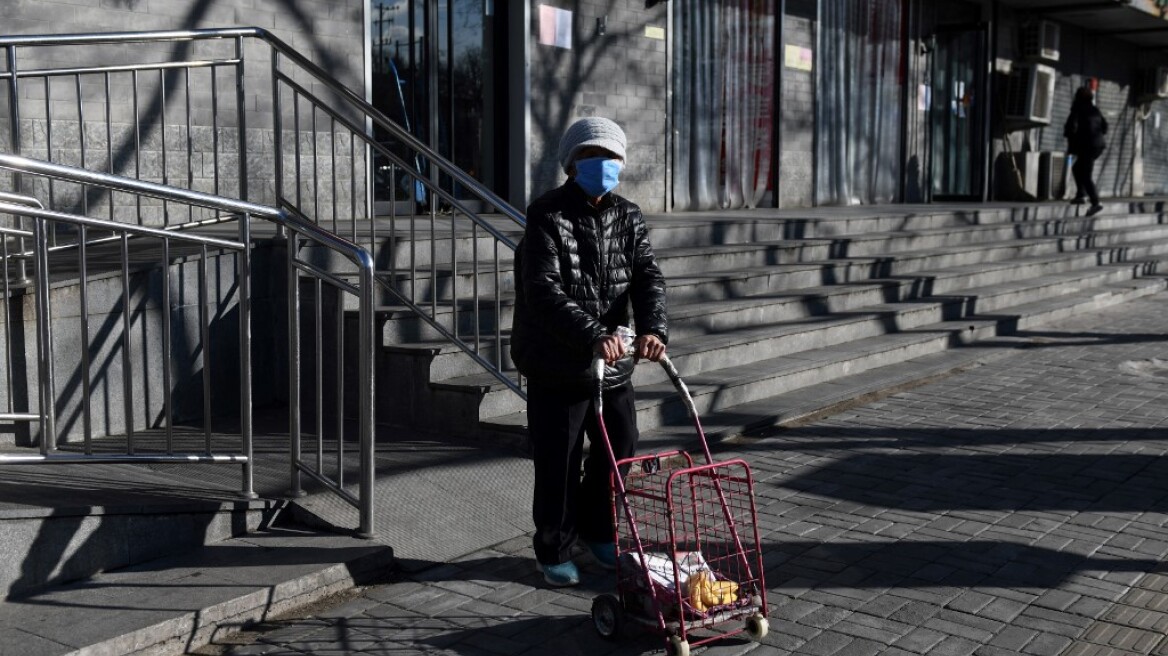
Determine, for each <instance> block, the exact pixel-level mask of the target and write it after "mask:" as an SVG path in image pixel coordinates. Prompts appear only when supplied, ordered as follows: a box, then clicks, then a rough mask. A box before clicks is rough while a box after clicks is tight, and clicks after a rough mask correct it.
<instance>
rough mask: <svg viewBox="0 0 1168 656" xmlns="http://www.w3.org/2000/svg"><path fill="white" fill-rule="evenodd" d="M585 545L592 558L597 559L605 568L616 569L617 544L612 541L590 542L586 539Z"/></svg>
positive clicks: (598, 563)
mask: <svg viewBox="0 0 1168 656" xmlns="http://www.w3.org/2000/svg"><path fill="white" fill-rule="evenodd" d="M584 546H586V547H587V548H588V553H589V555H591V556H592V560H594V561H596V564H597V565H600V566H601V567H603V568H604V569H616V545H615V544H613V543H612V542H588V541H587V540H585V541H584Z"/></svg>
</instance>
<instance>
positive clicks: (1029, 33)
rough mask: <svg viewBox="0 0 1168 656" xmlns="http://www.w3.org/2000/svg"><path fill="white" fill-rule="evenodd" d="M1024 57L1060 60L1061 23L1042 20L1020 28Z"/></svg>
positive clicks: (1020, 45)
mask: <svg viewBox="0 0 1168 656" xmlns="http://www.w3.org/2000/svg"><path fill="white" fill-rule="evenodd" d="M1019 35H1020V36H1021V43H1020V44H1019V47H1021V49H1022V57H1023V58H1024V59H1041V60H1045V61H1058V59H1059V24H1058V23H1055V22H1052V21H1046V20H1040V21H1032V22H1030V23H1026V24H1024V25H1023V26H1022V27H1021V28H1020V33H1019Z"/></svg>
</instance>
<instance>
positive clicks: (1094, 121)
mask: <svg viewBox="0 0 1168 656" xmlns="http://www.w3.org/2000/svg"><path fill="white" fill-rule="evenodd" d="M1084 92H1085V93H1084ZM1092 96H1093V94H1092V93H1091V90H1090V89H1087V88H1082V89H1080V90H1079V92H1078V93H1076V94H1075V101H1074V104H1072V105H1071V115H1070V116H1068V117H1067V124H1066V127H1064V128H1063V136H1065V137H1066V138H1067V146H1068V148H1067V152H1068V154H1070V155H1074V156H1075V157H1087V158H1090V159H1097V158H1098V157H1099V156H1100V155H1102V154H1103V149H1104V148H1106V147H1107V142H1106V141H1105V140H1104V138H1103V135H1105V134H1107V119H1105V118H1103V113H1102V112H1100V111H1099V108H1098V107H1096V106H1095V104H1094V103H1093V102H1092Z"/></svg>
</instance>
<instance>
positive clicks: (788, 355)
mask: <svg viewBox="0 0 1168 656" xmlns="http://www.w3.org/2000/svg"><path fill="white" fill-rule="evenodd" d="M1142 270H1143V268H1141V269H1140V270H1139V271H1137V268H1136V265H1134V264H1126V265H1124V264H1120V265H1111V266H1107V267H1099V268H1097V269H1093V270H1089V271H1087V272H1083V271H1070V272H1064V273H1056V274H1050V275H1047V276H1042V277H1038V278H1034V279H1030V280H1016V281H1013V282H1008V283H999V284H995V285H992V286H988V287H984V288H970V289H967V290H965V291H964V292H963V294H962V295H960V296H953V297H948V298H946V297H930V298H927V299H921V300H910V301H908V302H893V303H882V304H877V305H871V306H866V307H863V308H861V309H859V310H857V311H855V312H846V313H833V314H823V315H819V316H813V317H808V318H806V319H804V320H793V321H787V322H782V323H772V324H764V325H760V326H753V327H746V328H737V329H733V330H729V331H727V332H725V333H721V334H712V335H705V336H700V337H695V338H693V339H692V340H690V341H687V342H680V341H672V343H671V346H670V354H671V355H670V357H671V359H672V360H673V362H674V364H675V365H676V366H677V368H678V371H679V372H681V374H682V376H690V375H706V374H707V373H709V372H713V371H725V370H729V369H733V368H735V367H751V366H753V365H754V364H755V363H757V362H760V361H766V360H771V359H778V360H780V361H784V362H799V361H809V362H816V361H817V360H818V359H819V358H821V357H824V356H823V354H824V353H834V352H835V351H837V350H840V349H845V350H849V351H850V350H853V349H861V348H864V344H865V342H863V340H868V339H872V338H878V337H882V336H888V335H892V336H894V335H908V336H909V337H908V339H909V340H910V341H912V340H915V339H917V338H918V336H919V335H918V334H919V333H921V332H922V331H925V332H929V331H931V330H934V329H932V328H929V326H934V325H937V324H942V323H946V322H961V321H966V320H968V321H970V327H971V329H972V327H975V326H977V325H978V324H977V322H978V321H979V320H980V319H979V317H982V316H984V315H987V314H988V313H994V312H999V311H1003V310H1004V309H1005V308H1009V309H1010V311H1013V308H1014V307H1015V306H1022V307H1026V306H1027V304H1031V303H1035V302H1039V301H1040V300H1041V299H1044V298H1056V297H1060V296H1069V297H1072V298H1073V297H1075V294H1077V293H1079V292H1080V291H1081V290H1087V291H1089V290H1091V289H1093V288H1098V287H1102V286H1105V285H1109V284H1114V283H1121V282H1123V281H1130V280H1131V279H1132V278H1133V277H1134V276H1135V275H1137V274H1138V273H1140V272H1141V271H1142ZM983 323H984V321H983ZM957 334H960V331H959V332H958V333H957ZM947 340H948V337H946V338H945V339H940V338H938V339H937V340H935V341H934V342H932V343H930V344H928V345H927V346H926V347H925V348H929V349H935V348H944V347H945V344H946V343H947ZM913 343H914V344H915V342H913ZM815 369H816V368H815V367H808V370H809V372H811V373H808V374H806V375H804V376H803V377H802V378H799V377H790V378H788V382H790V381H802V382H804V383H810V382H818V377H823V376H826V377H831V376H834V375H836V374H835V373H833V372H832V371H831V369H830V367H825V368H824V370H823V371H822V372H817V371H815ZM633 380H634V384H636V385H637V387H638V389H651V388H652V386H653V385H658V384H661V383H663V382H664V381H665V380H666V377H665V375H664V372H663V371H662V370H661V369H660V368H658V367H639V368H638V369H637V370H636V372H635V373H634V377H633ZM431 387H432V389H433V390H434V394H435V397H436V398H437V399H439V400H437V401H436V404H438V405H439V406H440V407H448V408H454V407H457V408H460V409H461V412H460V413H458V416H459V417H461V418H463V419H465V418H466V417H468V416H471V412H472V410H471V409H472V408H474V407H476V403H477V407H478V409H479V418H480V419H481V420H491V419H492V418H495V417H499V416H504V415H507V414H511V413H514V412H518V411H520V410H522V402H521V401H520V400H519V398H518V397H516V396H515V395H514V394H512V393H511V392H510V390H508V389H507V388H506V387H505V386H504V385H502V384H501V383H499V382H498V381H497V380H496V379H494V378H493V377H491V376H490V375H488V374H479V373H476V374H472V375H469V376H464V377H458V378H452V379H449V380H446V381H443V382H441V383H438V382H434V383H432V385H431ZM718 398H720V399H722V400H725V399H727V398H730V397H728V396H719V397H718ZM477 399H481V401H477ZM448 429H450V430H459V429H457V428H455V427H454V426H450V427H449V428H448ZM467 430H468V429H466V428H462V429H461V430H459V432H462V433H465V432H466V431H467Z"/></svg>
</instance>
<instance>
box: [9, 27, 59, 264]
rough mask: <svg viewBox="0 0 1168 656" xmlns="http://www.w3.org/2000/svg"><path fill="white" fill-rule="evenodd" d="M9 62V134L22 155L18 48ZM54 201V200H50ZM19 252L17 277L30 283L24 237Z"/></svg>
mask: <svg viewBox="0 0 1168 656" xmlns="http://www.w3.org/2000/svg"><path fill="white" fill-rule="evenodd" d="M6 55H7V60H8V75H9V76H11V77H10V78H9V82H8V120H9V122H10V123H9V126H8V129H9V133H10V134H11V135H12V143H11V144H10V145H11V147H12V154H14V155H20V154H21V152H20V138H21V133H20V89H19V83H18V76H17V74H16V46H14V45H10V46H8V48H7V52H6ZM20 177H21V176H20V173H19V172H17V171H14V172H13V173H12V191H13V192H15V193H18V194H19V193H21V188H20V187H21V179H20ZM50 200H52V199H50ZM16 229H17V230H23V229H24V218H23V217H16ZM16 244H17V250H19V251H20V257H19V258H18V259H17V260H16V276H17V278H18V279H19V281H20V282H28V264H27V258H26V257H25V253H26V251H25V248H24V237H19V238H18V239H17V242H16Z"/></svg>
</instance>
